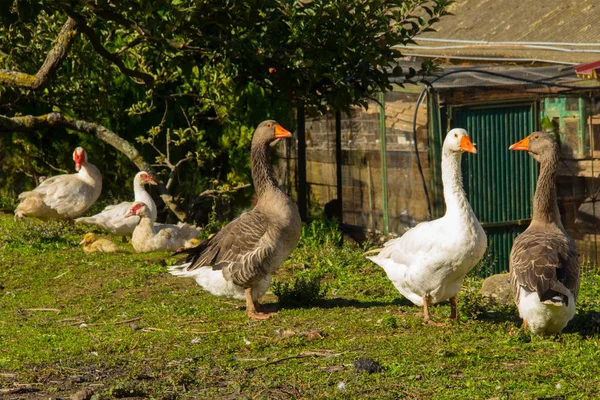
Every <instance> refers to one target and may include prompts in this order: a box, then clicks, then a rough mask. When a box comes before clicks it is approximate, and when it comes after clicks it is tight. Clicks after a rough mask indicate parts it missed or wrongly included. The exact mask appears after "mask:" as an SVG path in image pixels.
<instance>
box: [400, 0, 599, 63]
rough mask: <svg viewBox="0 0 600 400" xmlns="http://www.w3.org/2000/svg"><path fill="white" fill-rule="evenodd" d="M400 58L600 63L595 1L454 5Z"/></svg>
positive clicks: (498, 0) (490, 0) (478, 0)
mask: <svg viewBox="0 0 600 400" xmlns="http://www.w3.org/2000/svg"><path fill="white" fill-rule="evenodd" d="M449 10H450V11H451V12H452V13H453V14H454V15H449V16H445V17H443V18H442V19H441V21H440V22H439V23H438V24H436V25H434V28H435V29H436V30H437V32H427V33H425V34H423V35H421V36H419V37H417V38H416V39H415V41H416V42H417V43H418V44H419V46H409V47H405V48H402V52H403V54H405V55H415V56H419V55H420V56H422V57H430V58H436V57H440V58H444V57H447V58H457V59H461V60H473V59H475V58H491V59H497V60H498V61H519V60H522V61H530V59H535V60H539V61H545V62H549V63H556V62H558V63H571V64H579V63H585V62H590V61H594V60H597V59H599V58H600V22H599V16H600V2H598V1H597V0H578V1H574V0H544V1H535V2H534V1H532V0H457V1H456V2H455V3H453V4H452V5H451V6H450V8H449Z"/></svg>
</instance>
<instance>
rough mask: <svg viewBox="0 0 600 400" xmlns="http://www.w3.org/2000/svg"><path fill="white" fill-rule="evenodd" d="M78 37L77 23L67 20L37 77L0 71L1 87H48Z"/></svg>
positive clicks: (34, 88)
mask: <svg viewBox="0 0 600 400" xmlns="http://www.w3.org/2000/svg"><path fill="white" fill-rule="evenodd" d="M76 37H77V22H75V20H73V19H72V18H69V19H67V22H65V24H64V25H63V27H62V29H61V30H60V32H59V33H58V36H57V37H56V41H55V42H54V47H53V48H52V50H50V52H48V54H47V55H46V60H45V61H44V64H43V65H42V67H41V68H40V69H39V71H38V72H37V73H36V74H35V75H30V74H26V73H23V72H18V71H8V70H4V69H0V85H5V86H11V87H19V88H22V89H31V90H39V89H41V88H43V87H44V86H46V84H47V83H48V81H49V80H50V78H51V77H52V74H53V73H54V72H55V71H56V70H57V69H58V67H60V64H61V63H62V61H63V60H64V59H65V58H66V57H67V55H68V54H69V50H71V45H72V44H73V42H74V41H75V38H76Z"/></svg>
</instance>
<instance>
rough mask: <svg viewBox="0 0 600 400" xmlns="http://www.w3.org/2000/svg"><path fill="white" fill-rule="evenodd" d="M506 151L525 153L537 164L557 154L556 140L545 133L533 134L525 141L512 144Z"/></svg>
mask: <svg viewBox="0 0 600 400" xmlns="http://www.w3.org/2000/svg"><path fill="white" fill-rule="evenodd" d="M508 149H509V150H524V151H527V152H528V153H529V154H531V156H532V157H533V158H534V159H535V160H536V161H537V162H542V159H543V158H545V157H549V156H550V155H552V154H558V144H557V143H556V140H554V138H552V136H550V135H548V134H547V133H545V132H533V133H532V134H531V135H529V136H527V137H526V138H525V139H523V140H520V141H518V142H517V143H514V144H512V145H511V146H510V147H509V148H508Z"/></svg>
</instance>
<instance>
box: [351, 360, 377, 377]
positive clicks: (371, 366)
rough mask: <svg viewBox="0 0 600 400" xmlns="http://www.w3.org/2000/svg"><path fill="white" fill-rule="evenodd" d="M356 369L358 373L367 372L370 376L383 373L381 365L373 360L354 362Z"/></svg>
mask: <svg viewBox="0 0 600 400" xmlns="http://www.w3.org/2000/svg"><path fill="white" fill-rule="evenodd" d="M354 369H355V370H356V371H357V372H367V373H369V374H373V373H375V372H381V371H383V367H382V366H381V364H379V363H378V362H377V361H374V360H373V359H371V358H360V359H358V360H356V361H354Z"/></svg>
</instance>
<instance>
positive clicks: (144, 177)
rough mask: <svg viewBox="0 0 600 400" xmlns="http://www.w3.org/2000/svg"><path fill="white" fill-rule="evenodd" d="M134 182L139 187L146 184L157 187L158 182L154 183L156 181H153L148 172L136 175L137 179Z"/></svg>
mask: <svg viewBox="0 0 600 400" xmlns="http://www.w3.org/2000/svg"><path fill="white" fill-rule="evenodd" d="M133 182H134V183H135V184H139V185H144V184H146V183H147V184H149V185H156V182H155V181H154V179H152V175H150V174H149V173H147V172H146V171H140V172H138V173H137V174H136V175H135V178H133Z"/></svg>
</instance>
